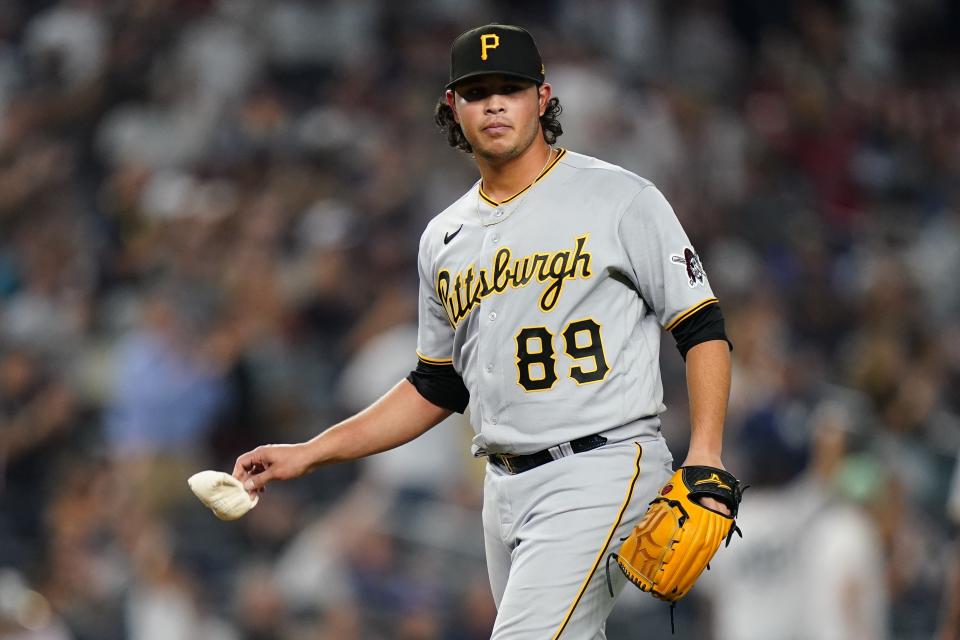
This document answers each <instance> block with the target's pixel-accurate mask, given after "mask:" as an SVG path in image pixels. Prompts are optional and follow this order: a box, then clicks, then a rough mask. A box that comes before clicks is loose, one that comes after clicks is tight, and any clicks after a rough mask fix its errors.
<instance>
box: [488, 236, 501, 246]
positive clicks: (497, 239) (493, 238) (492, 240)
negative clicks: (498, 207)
mask: <svg viewBox="0 0 960 640" xmlns="http://www.w3.org/2000/svg"><path fill="white" fill-rule="evenodd" d="M490 242H492V243H493V244H497V243H498V242H500V234H499V233H495V234H493V235H492V236H490Z"/></svg>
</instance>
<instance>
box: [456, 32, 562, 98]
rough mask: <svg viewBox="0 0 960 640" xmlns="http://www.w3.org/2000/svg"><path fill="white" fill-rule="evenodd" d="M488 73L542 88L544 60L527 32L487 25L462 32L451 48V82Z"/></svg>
mask: <svg viewBox="0 0 960 640" xmlns="http://www.w3.org/2000/svg"><path fill="white" fill-rule="evenodd" d="M491 73H499V74H502V75H505V76H514V77H517V78H523V79H524V80H532V81H533V82H536V83H537V84H543V79H544V69H543V60H542V59H541V58H540V51H539V50H538V49H537V43H536V42H534V40H533V36H532V35H530V32H529V31H527V30H526V29H524V28H522V27H515V26H513V25H509V24H488V25H484V26H482V27H476V28H474V29H470V30H469V31H465V32H463V33H461V34H460V35H459V36H457V39H456V40H454V41H453V46H452V47H450V82H448V83H447V89H452V88H453V86H454V85H455V84H457V83H458V82H461V81H463V80H466V79H468V78H473V77H475V76H482V75H487V74H491Z"/></svg>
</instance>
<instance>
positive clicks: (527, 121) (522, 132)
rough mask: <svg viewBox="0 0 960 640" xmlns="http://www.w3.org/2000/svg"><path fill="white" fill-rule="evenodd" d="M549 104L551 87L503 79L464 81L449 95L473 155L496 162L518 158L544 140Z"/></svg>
mask: <svg viewBox="0 0 960 640" xmlns="http://www.w3.org/2000/svg"><path fill="white" fill-rule="evenodd" d="M549 100H550V85H549V84H546V83H544V84H543V85H541V86H539V87H537V85H536V84H535V83H533V82H530V81H528V80H519V79H517V78H511V77H509V76H501V75H489V76H480V77H477V78H471V79H469V80H464V81H463V82H461V83H460V84H459V85H457V86H456V88H455V90H453V91H447V104H449V105H450V107H451V108H452V109H453V113H454V117H455V118H456V120H457V122H458V123H459V124H460V128H461V129H463V135H465V136H466V138H467V141H468V142H469V143H470V145H471V146H472V147H473V152H474V153H475V154H476V155H477V156H479V157H482V158H484V159H486V160H489V161H495V162H503V161H506V160H511V159H513V158H516V157H517V156H519V155H521V154H522V153H523V152H524V151H526V150H527V149H528V148H529V147H530V145H531V144H533V142H534V141H535V140H537V139H538V136H542V133H541V131H540V116H541V115H543V112H544V110H545V109H546V108H547V102H548V101H549Z"/></svg>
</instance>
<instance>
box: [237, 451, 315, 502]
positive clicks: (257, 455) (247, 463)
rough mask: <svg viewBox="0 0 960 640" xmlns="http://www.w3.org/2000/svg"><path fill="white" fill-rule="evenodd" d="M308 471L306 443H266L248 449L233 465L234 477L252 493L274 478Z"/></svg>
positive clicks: (302, 473) (279, 478)
mask: <svg viewBox="0 0 960 640" xmlns="http://www.w3.org/2000/svg"><path fill="white" fill-rule="evenodd" d="M309 470H310V456H309V451H308V448H307V446H306V443H300V444H267V445H263V446H260V447H257V448H256V449H254V450H253V451H248V452H247V453H245V454H243V455H242V456H240V457H239V458H237V462H236V464H234V465H233V477H234V478H236V479H237V480H239V481H240V482H242V483H243V487H244V489H246V490H247V491H248V492H249V493H250V495H251V496H254V495H256V494H257V492H259V491H263V488H264V487H265V486H267V483H269V482H272V481H273V480H290V479H292V478H299V477H300V476H302V475H304V474H306V473H307V472H308V471H309Z"/></svg>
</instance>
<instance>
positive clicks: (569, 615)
mask: <svg viewBox="0 0 960 640" xmlns="http://www.w3.org/2000/svg"><path fill="white" fill-rule="evenodd" d="M544 79H545V70H544V66H543V63H542V61H541V57H540V52H539V51H538V49H537V46H536V44H535V42H534V40H533V38H532V36H531V35H530V34H529V33H528V32H527V31H525V30H524V29H521V28H519V27H515V26H507V25H498V24H491V25H486V26H482V27H479V28H475V29H471V30H470V31H467V32H465V33H463V34H461V35H460V36H459V37H457V39H456V40H455V41H454V43H453V46H452V50H451V65H450V81H449V84H447V90H446V92H445V94H444V96H443V98H442V99H441V102H440V103H439V104H438V106H437V111H436V114H435V117H436V119H437V122H438V123H439V124H440V126H441V128H442V129H443V130H444V132H445V133H446V135H447V138H448V140H449V142H450V143H451V145H452V146H455V147H458V148H460V149H462V150H464V151H466V152H467V153H470V154H472V155H473V158H474V159H475V161H476V164H477V168H478V169H479V172H480V180H479V181H478V182H477V183H476V184H474V185H473V186H472V187H471V188H470V190H469V191H467V192H466V193H465V194H464V195H463V196H462V197H461V198H460V199H459V200H457V201H456V202H454V203H453V204H452V205H450V206H449V207H448V208H447V209H446V210H445V211H443V212H442V213H440V214H439V215H438V216H436V217H435V218H434V219H433V220H432V221H431V222H430V223H429V224H428V225H427V228H426V230H425V231H424V233H423V236H422V239H421V241H420V249H419V271H420V294H419V338H418V353H417V356H418V359H419V361H418V364H417V367H416V369H415V370H414V371H412V372H411V373H410V375H409V376H408V377H407V378H406V379H404V380H402V381H400V382H399V383H398V384H397V385H396V386H395V387H394V388H393V389H392V390H391V391H389V392H388V393H386V394H385V395H384V396H383V397H382V398H381V399H379V400H378V401H377V402H375V403H374V404H372V405H371V406H370V407H368V408H367V409H365V410H363V411H361V412H360V413H358V414H357V415H355V416H353V417H351V418H348V419H347V420H344V421H343V422H341V423H340V424H337V425H335V426H334V427H332V428H330V429H328V430H326V431H324V432H322V433H321V434H320V435H318V436H316V437H315V438H313V439H312V440H310V441H308V442H304V443H300V444H293V445H268V446H262V447H258V448H257V449H255V450H253V451H251V452H249V453H245V454H243V455H242V456H240V457H239V458H238V459H237V463H236V466H235V468H234V471H233V474H234V476H236V477H237V478H238V479H240V480H242V481H243V482H244V485H245V487H246V488H247V490H248V491H257V490H260V489H262V488H263V487H264V485H266V484H267V483H268V482H270V481H272V480H277V479H288V478H294V477H297V476H300V475H303V474H305V473H307V472H309V471H311V470H312V469H315V468H317V467H319V466H321V465H326V464H331V463H334V462H339V461H344V460H352V459H355V458H360V457H362V456H367V455H370V454H374V453H377V452H380V451H384V450H387V449H390V448H392V447H396V446H399V445H401V444H403V443H405V442H408V441H410V440H412V439H414V438H416V437H417V436H419V435H421V434H422V433H424V432H425V431H427V430H428V429H430V428H431V427H432V426H434V425H436V424H437V423H438V422H440V421H441V420H443V419H444V418H445V417H447V416H448V415H450V413H451V412H453V411H457V412H463V411H465V410H466V409H468V408H469V411H470V421H471V424H472V426H473V428H474V430H475V432H476V435H475V437H474V439H473V447H472V449H473V454H474V455H476V456H485V457H486V458H487V461H488V464H487V470H486V478H485V484H484V505H483V528H484V534H485V543H486V555H487V564H488V570H489V576H490V583H491V587H492V590H493V595H494V600H495V601H496V604H497V608H498V613H497V619H496V623H495V627H494V630H493V635H492V637H493V638H494V639H495V640H543V639H544V638H554V639H556V638H561V637H562V638H570V639H577V640H582V639H594V638H596V639H602V638H605V635H604V621H605V619H606V618H607V616H608V614H609V613H610V611H611V609H612V608H613V604H614V598H612V597H611V596H610V594H609V593H608V585H607V583H606V580H605V577H604V568H603V561H604V559H605V558H606V557H607V554H609V553H610V552H611V551H613V550H615V549H616V545H619V543H620V540H621V538H623V537H624V536H625V535H627V534H628V533H629V531H630V529H631V527H632V526H633V525H634V524H636V522H637V521H638V520H640V518H641V517H642V516H643V514H644V512H645V510H646V508H647V504H648V503H649V502H650V500H651V498H653V497H654V496H656V495H657V492H658V491H659V490H660V488H661V487H662V486H663V485H664V482H665V481H666V480H667V479H668V478H670V477H671V474H672V473H673V471H672V462H673V459H672V456H671V454H670V451H669V450H668V448H667V446H666V444H665V442H664V439H663V437H662V436H661V433H660V418H659V415H660V414H661V413H662V412H663V411H664V410H665V407H664V405H663V402H662V396H663V391H662V386H661V380H660V366H659V345H660V332H661V331H662V330H664V329H666V330H668V331H671V332H672V334H673V336H674V337H675V338H676V341H677V346H678V348H679V350H680V352H681V354H682V355H683V356H684V358H685V359H686V377H687V384H688V387H689V398H690V415H691V421H692V425H691V434H690V446H689V452H688V455H687V458H686V460H685V462H684V465H704V466H708V467H714V468H716V469H720V470H722V469H723V467H722V463H721V436H722V430H723V421H724V416H725V412H726V405H727V397H728V392H729V386H730V354H729V344H728V341H727V338H726V335H725V331H724V323H723V317H722V315H721V313H720V307H719V305H718V304H717V299H716V297H715V296H714V294H713V292H712V290H711V288H710V284H709V282H708V280H707V276H706V274H705V273H704V269H703V265H702V264H701V262H700V259H699V258H698V256H697V253H696V251H695V250H694V248H693V246H692V245H691V243H690V241H689V240H688V239H687V236H686V234H685V233H684V231H683V229H682V228H681V226H680V224H679V222H678V221H677V218H676V216H675V215H674V213H673V211H672V209H671V207H670V205H669V204H668V203H667V201H666V199H665V198H664V197H663V195H662V194H661V193H660V191H658V190H657V188H656V187H655V186H654V185H653V184H651V183H650V182H649V181H647V180H644V179H643V178H640V177H638V176H636V175H634V174H632V173H630V172H629V171H626V170H624V169H621V168H620V167H617V166H614V165H611V164H607V163H605V162H602V161H600V160H597V159H595V158H591V157H588V156H585V155H580V154H578V153H574V152H572V151H568V150H565V149H562V148H555V147H554V146H553V143H554V142H555V141H556V138H557V136H559V135H560V134H561V133H562V130H561V128H560V126H559V123H558V122H557V114H558V113H559V102H558V101H557V99H556V98H554V97H552V89H551V86H550V85H549V84H548V83H546V82H545V81H544ZM721 473H722V471H721ZM711 477H712V478H714V479H716V477H717V476H716V475H715V474H714V475H713V476H711ZM713 481H714V480H711V479H709V478H708V479H704V480H702V481H700V482H713ZM700 482H698V484H699V483H700ZM717 482H719V481H717ZM666 491H667V489H666V488H664V493H666ZM700 504H703V505H704V506H707V507H708V508H709V509H712V510H715V511H718V512H721V513H729V509H728V507H727V506H726V505H725V504H724V503H722V502H720V501H718V500H714V499H711V498H709V497H707V498H702V500H701V502H700ZM614 573H615V574H616V575H613V574H611V577H612V582H613V591H614V592H615V593H616V592H619V590H620V589H621V588H622V586H623V584H624V577H623V575H621V574H620V573H619V572H614Z"/></svg>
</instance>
